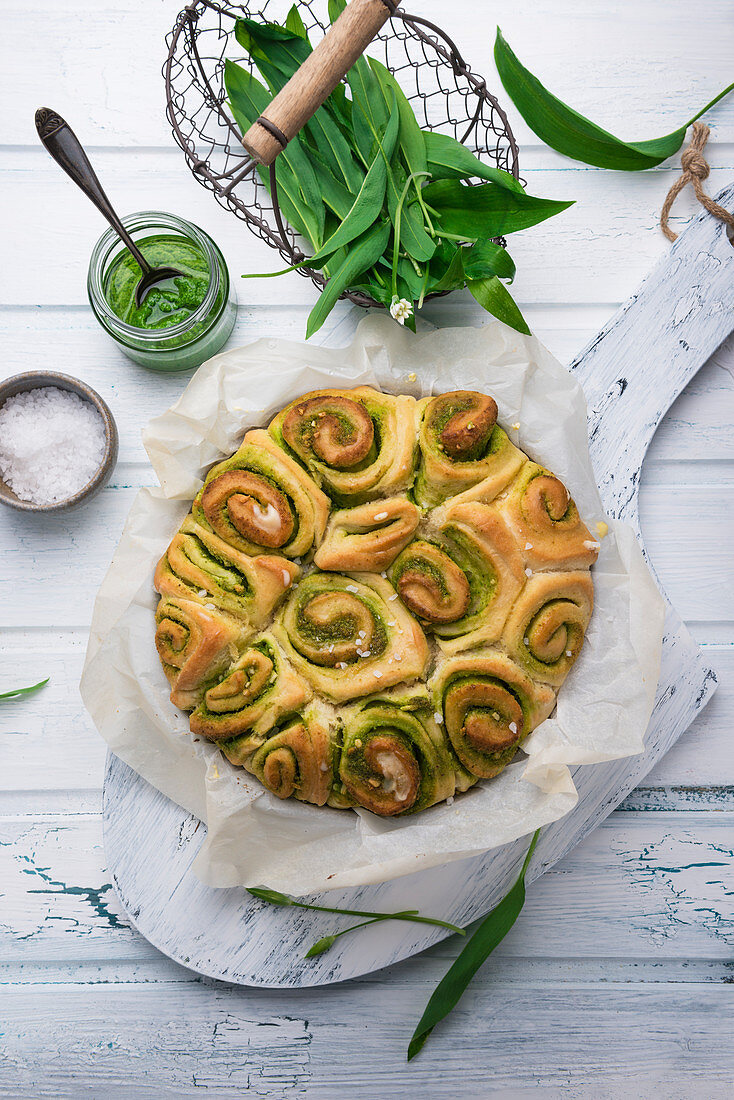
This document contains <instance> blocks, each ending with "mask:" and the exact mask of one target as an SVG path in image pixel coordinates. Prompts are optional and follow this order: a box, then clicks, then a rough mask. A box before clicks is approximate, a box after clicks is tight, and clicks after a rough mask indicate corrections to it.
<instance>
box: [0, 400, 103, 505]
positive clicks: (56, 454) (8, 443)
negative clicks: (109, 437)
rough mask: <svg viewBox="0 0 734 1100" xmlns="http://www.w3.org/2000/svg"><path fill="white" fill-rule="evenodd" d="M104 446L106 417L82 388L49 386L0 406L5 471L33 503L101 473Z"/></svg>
mask: <svg viewBox="0 0 734 1100" xmlns="http://www.w3.org/2000/svg"><path fill="white" fill-rule="evenodd" d="M104 452H105V429H104V421H103V420H102V417H101V416H100V415H99V413H98V412H97V410H96V409H95V408H94V406H93V405H91V404H90V403H89V401H85V400H84V399H83V398H81V397H79V395H78V394H76V393H70V392H69V391H68V390H60V389H59V388H58V387H57V386H43V387H40V388H39V389H35V390H26V391H25V392H24V393H18V394H15V396H14V397H9V398H8V399H7V401H5V403H4V404H3V406H2V408H0V475H2V478H3V481H4V482H5V484H6V485H8V486H9V488H11V489H12V490H13V492H14V493H15V494H16V495H17V496H18V497H20V499H21V500H26V501H28V502H29V503H30V504H58V503H59V502H60V501H63V500H68V499H69V497H72V496H74V495H75V494H76V493H78V492H79V491H80V489H83V488H84V486H85V485H86V484H87V482H89V481H90V480H91V479H92V478H93V477H94V475H95V474H96V473H97V470H98V469H99V467H100V465H101V463H102V459H103V458H104Z"/></svg>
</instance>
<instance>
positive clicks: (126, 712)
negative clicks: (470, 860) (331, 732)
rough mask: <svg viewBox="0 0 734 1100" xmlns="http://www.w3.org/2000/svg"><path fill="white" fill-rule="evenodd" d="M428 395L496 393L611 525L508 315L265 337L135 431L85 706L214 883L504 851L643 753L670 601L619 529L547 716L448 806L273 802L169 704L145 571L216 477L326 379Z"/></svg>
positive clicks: (537, 448)
mask: <svg viewBox="0 0 734 1100" xmlns="http://www.w3.org/2000/svg"><path fill="white" fill-rule="evenodd" d="M353 385H371V386H375V387H377V388H380V389H384V390H387V391H390V392H394V393H412V394H414V395H415V396H416V397H420V396H423V395H426V394H430V393H441V392H444V391H446V390H451V389H477V390H482V391H485V392H487V393H491V394H492V395H493V396H494V398H495V399H496V401H497V404H498V406H499V419H500V422H501V423H502V424H503V426H504V427H505V428H509V427H510V426H511V425H513V424H516V423H519V425H520V428H519V431H511V432H510V435H511V438H512V440H513V442H516V443H517V444H518V446H520V447H522V449H523V450H524V451H526V452H527V453H528V454H529V455H530V456H531V457H532V458H534V459H536V460H538V461H539V462H541V463H543V464H544V465H546V466H548V467H549V468H550V469H551V470H553V472H554V473H556V474H557V475H558V476H559V477H560V478H561V479H562V480H563V481H564V482H565V484H566V485H567V486H568V488H569V489H570V491H571V493H572V495H573V496H574V498H575V500H576V503H577V504H578V506H579V509H580V511H581V514H582V516H583V517H584V520H585V522H586V523H587V525H588V526H589V528H590V529H591V531H592V532H594V531H595V524H596V523H597V522H604V521H605V519H606V517H605V516H604V514H603V510H602V506H601V501H600V498H599V494H598V491H597V488H596V483H595V480H594V475H593V472H592V468H591V463H590V460H589V453H588V445H587V429H586V404H585V401H584V396H583V393H582V391H581V388H580V386H579V385H578V383H577V382H576V381H575V380H574V379H573V378H572V377H571V375H570V374H569V373H568V372H567V371H566V370H564V368H563V367H562V366H561V365H560V364H559V363H558V362H557V361H556V360H555V359H554V358H553V357H552V356H551V355H550V354H549V352H548V351H547V350H546V349H545V348H543V346H542V345H541V344H540V343H539V342H538V341H537V340H536V339H535V338H534V337H524V336H521V335H519V334H518V333H516V332H514V331H512V330H511V329H509V328H507V327H506V326H504V325H502V324H500V323H499V322H491V323H489V324H486V325H484V326H483V327H481V328H454V329H441V330H437V331H435V332H431V333H429V334H427V335H422V336H415V335H413V334H412V333H410V332H405V331H404V330H402V329H401V328H399V327H398V326H397V325H396V324H395V323H394V322H393V321H391V320H390V319H389V318H387V317H379V316H374V317H368V318H366V319H365V320H364V321H362V322H361V324H360V325H359V328H358V330H357V333H356V336H355V339H354V341H353V343H352V345H351V346H350V347H348V348H344V349H333V348H320V347H310V346H307V345H305V344H301V343H292V342H288V341H284V340H272V339H263V340H258V341H257V342H255V343H253V344H250V345H249V346H248V347H244V348H238V349H236V350H234V351H228V352H225V353H224V354H222V355H218V356H216V357H215V358H214V359H211V360H209V362H207V363H205V364H204V365H203V366H202V367H200V368H199V370H198V371H197V373H196V374H195V375H194V377H193V378H192V380H191V382H190V383H189V385H188V386H187V388H186V390H185V391H184V393H183V394H182V396H181V397H180V398H179V400H178V401H177V402H176V403H175V405H174V406H173V407H172V408H171V409H169V411H168V412H166V413H164V414H163V415H162V416H159V417H157V418H156V419H154V420H152V421H151V422H150V424H149V425H148V427H147V428H146V430H145V432H144V435H143V438H144V442H145V446H146V449H147V451H148V454H149V455H150V459H151V461H152V463H153V466H154V467H155V471H156V473H157V475H158V478H159V480H160V483H161V486H162V488H160V489H157V490H150V489H143V490H141V492H140V493H139V494H138V496H137V498H136V500H135V502H134V504H133V506H132V508H131V510H130V514H129V516H128V519H127V522H126V525H125V529H124V531H123V535H122V538H121V540H120V543H119V546H118V547H117V550H116V551H115V555H114V558H113V561H112V564H111V566H110V568H109V571H108V573H107V576H106V577H105V580H104V581H103V583H102V587H101V588H100V591H99V594H98V596H97V601H96V604H95V609H94V617H93V622H92V630H91V637H90V641H89V648H88V651H87V659H86V663H85V667H84V673H83V677H82V685H81V687H82V696H83V698H84V702H85V704H86V706H87V709H88V710H89V712H90V714H91V716H92V718H93V720H94V722H95V724H96V726H97V728H98V730H99V732H100V733H101V734H102V736H103V737H104V739H105V740H106V741H107V743H108V744H109V746H110V748H111V749H112V750H113V751H114V752H115V753H117V755H118V756H120V757H121V758H122V759H123V760H124V761H125V762H126V763H127V764H129V765H130V766H131V767H132V768H134V769H135V770H136V771H137V772H139V774H140V775H142V776H143V777H144V778H145V779H147V780H148V782H149V783H152V784H153V785H154V786H155V787H157V788H158V789H159V790H161V791H162V792H163V793H164V794H166V795H168V797H169V798H172V799H174V800H175V801H176V802H178V803H179V804H180V805H181V806H183V807H185V809H187V810H188V811H190V812H191V813H193V814H196V816H197V817H199V818H201V819H202V820H203V821H205V822H206V824H207V826H208V834H207V839H206V841H205V843H204V845H203V847H202V849H201V851H200V853H199V855H198V857H197V860H196V862H195V864H194V870H195V872H196V874H197V875H198V876H199V878H200V879H202V881H204V882H206V883H207V884H209V885H211V886H221V887H228V886H235V885H245V886H252V885H256V884H267V885H269V886H271V887H274V888H278V889H281V890H286V891H288V892H291V893H295V894H304V893H308V892H312V891H317V890H322V889H330V888H336V887H344V886H353V885H360V884H364V883H373V882H381V881H384V880H385V879H389V878H394V877H396V876H398V875H401V874H407V873H409V872H412V871H416V870H420V869H422V868H427V867H431V866H435V865H437V864H441V863H444V862H446V861H448V860H453V859H461V858H464V857H466V856H470V855H473V854H475V853H477V852H480V851H484V850H486V849H490V848H494V847H497V846H499V845H501V844H505V843H507V842H509V841H512V840H515V839H516V838H517V837H520V836H523V835H525V834H527V833H530V832H532V831H533V830H535V829H536V828H537V827H538V826H540V825H544V824H547V823H548V822H551V821H555V820H557V819H558V818H559V817H561V816H563V815H564V814H566V813H568V812H569V810H571V809H572V808H573V806H574V805H575V803H576V798H577V795H576V790H575V787H574V784H573V780H572V778H571V774H570V772H569V765H577V764H594V763H595V762H598V761H602V760H611V759H615V758H617V757H621V756H628V755H632V754H634V753H639V752H642V750H643V738H644V734H645V730H646V728H647V724H648V720H649V717H650V713H651V710H652V704H653V699H654V694H655V688H656V685H657V679H658V675H659V667H660V654H661V639H662V624H663V613H664V605H663V600H662V597H661V596H660V594H659V592H658V590H657V587H656V585H655V583H654V581H653V579H652V577H651V576H650V573H649V572H648V569H647V567H646V565H645V563H644V560H643V557H642V554H641V551H640V549H639V546H638V545H637V542H636V540H635V537H634V535H633V533H632V531H631V529H630V528H628V527H626V526H625V525H624V524H620V523H615V522H611V521H608V522H609V533H608V534H607V536H606V537H605V538H603V540H602V546H601V550H600V553H599V560H598V562H597V564H596V565H595V567H594V569H593V578H594V588H595V609H594V614H593V616H592V619H591V623H590V626H589V630H588V632H587V635H586V643H585V645H584V648H583V650H582V653H581V656H580V658H579V660H578V661H577V662H576V665H575V666H574V668H573V670H572V671H571V673H570V675H569V677H568V679H567V680H566V682H565V683H564V685H563V687H562V688H561V691H560V695H559V699H558V706H557V709H556V712H555V714H554V715H553V717H552V718H549V719H548V720H547V721H545V722H543V723H542V725H541V726H539V727H538V729H537V730H535V731H534V732H533V733H532V734H531V736H530V737H529V738H528V740H527V741H526V742H525V745H524V746H523V753H524V755H523V756H522V758H521V759H520V760H518V761H517V762H516V763H514V764H512V765H511V766H510V767H508V768H507V769H506V770H505V771H504V772H502V774H501V775H500V776H498V777H497V778H495V779H493V780H490V781H488V782H484V783H481V784H479V785H478V786H477V787H476V788H474V789H473V790H471V791H469V792H467V793H466V794H464V795H460V796H457V798H456V800H455V801H454V802H453V804H451V805H448V804H446V803H444V804H442V805H440V806H435V807H432V808H431V809H429V810H426V811H424V812H423V813H421V814H418V815H417V816H415V817H406V818H403V819H398V820H394V819H382V818H378V817H375V816H374V815H371V814H369V813H367V812H365V811H357V812H351V811H344V810H331V809H328V808H326V807H324V808H319V807H314V806H308V805H305V804H303V803H300V802H297V801H295V800H288V801H285V802H283V801H281V800H279V799H277V798H275V797H273V796H272V795H270V794H269V793H268V792H267V791H265V789H264V788H263V787H261V786H260V784H259V783H258V782H257V781H256V780H254V779H252V778H251V777H250V776H249V775H247V773H245V772H244V771H242V769H239V768H234V767H233V766H232V765H230V764H229V763H228V761H227V760H226V759H225V758H224V757H223V756H222V755H221V753H220V752H219V750H218V749H217V748H216V746H214V745H213V744H210V743H208V742H205V741H203V740H195V739H194V738H193V737H192V735H191V734H190V732H189V729H188V719H187V717H186V715H184V714H182V713H181V712H180V711H179V710H178V709H177V708H176V707H174V706H173V705H172V704H171V702H170V701H169V699H168V692H169V688H168V683H167V681H166V678H165V676H164V675H163V672H162V670H161V667H160V664H159V661H158V656H157V653H156V650H155V645H154V640H153V639H154V618H153V616H154V611H155V607H156V603H157V595H156V593H155V592H154V591H153V586H152V578H153V570H154V567H155V564H156V562H157V560H158V558H159V557H160V556H161V554H162V553H163V552H164V550H165V549H166V546H167V545H168V542H169V540H170V539H171V537H172V535H173V534H174V532H175V530H176V529H177V527H178V525H179V524H180V522H181V520H182V519H183V517H184V516H185V515H186V513H187V511H188V509H189V505H190V502H191V500H192V498H193V497H194V495H195V494H196V492H197V491H198V489H199V488H200V486H201V483H202V479H203V476H204V474H205V473H206V470H207V469H208V467H209V466H210V465H211V464H212V463H213V462H216V461H218V460H219V459H221V458H222V457H223V456H225V455H229V454H231V453H232V452H233V451H234V450H235V449H236V448H237V446H238V445H239V443H240V441H241V439H242V436H243V435H244V432H245V431H246V430H247V429H248V428H250V427H253V426H260V425H264V424H266V423H267V421H268V420H269V419H270V417H271V416H272V415H273V414H274V413H275V412H276V411H277V410H279V409H280V408H282V407H283V406H284V405H285V404H287V402H289V401H290V400H292V399H293V398H295V397H297V396H299V394H301V393H304V392H306V391H307V390H314V389H320V388H322V387H326V386H345V387H350V386H353Z"/></svg>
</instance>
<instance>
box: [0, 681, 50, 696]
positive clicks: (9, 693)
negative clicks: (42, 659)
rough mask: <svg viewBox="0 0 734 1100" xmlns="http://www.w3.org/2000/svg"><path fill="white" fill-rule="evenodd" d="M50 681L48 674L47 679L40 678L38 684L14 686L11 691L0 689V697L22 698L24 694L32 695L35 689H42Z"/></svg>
mask: <svg viewBox="0 0 734 1100" xmlns="http://www.w3.org/2000/svg"><path fill="white" fill-rule="evenodd" d="M48 681H49V677H48V676H47V677H46V679H45V680H39V681H38V683H37V684H31V686H30V687H23V688H13V689H12V690H11V691H0V699H7V700H8V701H10V700H11V699H20V698H21V697H22V696H23V695H32V694H33V692H34V691H40V689H41V688H42V687H45V686H46V684H47V683H48Z"/></svg>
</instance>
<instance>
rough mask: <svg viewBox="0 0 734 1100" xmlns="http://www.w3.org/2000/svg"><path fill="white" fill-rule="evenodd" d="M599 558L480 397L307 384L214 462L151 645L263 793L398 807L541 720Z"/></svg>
mask: <svg viewBox="0 0 734 1100" xmlns="http://www.w3.org/2000/svg"><path fill="white" fill-rule="evenodd" d="M598 548H599V544H598V543H597V542H596V540H594V539H593V538H592V537H591V535H590V534H589V531H588V529H587V528H586V527H585V525H584V523H583V521H582V519H581V517H580V515H579V512H578V509H577V508H576V505H575V504H574V502H573V500H572V499H571V497H570V494H569V493H568V491H567V490H566V488H565V486H564V485H563V484H562V483H561V482H560V481H559V480H558V478H556V477H555V476H554V475H553V474H552V473H551V472H550V471H549V470H546V469H545V468H544V467H542V466H540V465H538V464H537V463H536V462H535V461H533V460H531V459H530V458H528V456H527V455H526V454H524V453H523V452H522V451H521V450H520V449H519V448H518V447H516V446H515V445H514V444H513V443H512V442H511V439H510V438H509V436H508V434H507V432H505V431H504V430H503V429H502V428H501V427H500V426H499V424H498V423H497V405H496V404H495V402H494V400H493V399H492V398H491V397H489V396H487V395H485V394H480V393H476V392H473V391H465V390H459V391H455V392H453V393H447V394H442V395H440V396H437V397H429V398H424V399H423V400H421V401H416V400H415V399H414V398H412V397H408V396H393V395H391V394H387V393H380V392H378V391H376V390H373V389H370V388H368V387H359V388H356V389H353V390H338V389H329V390H321V391H318V392H315V393H308V394H305V395H304V396H303V397H302V398H300V399H298V400H297V401H293V402H292V403H291V404H290V405H288V406H287V407H286V408H285V409H283V411H282V412H280V413H279V414H278V415H277V416H276V417H275V418H274V420H273V421H272V423H271V424H270V426H269V428H268V429H267V430H265V429H255V430H252V431H248V432H247V434H246V435H245V438H244V440H243V442H242V445H241V446H240V448H239V449H238V450H237V451H236V452H235V454H233V455H232V457H231V458H229V459H226V460H225V461H223V462H220V463H218V464H217V465H216V466H214V467H213V469H212V470H210V472H209V474H208V475H207V478H206V481H205V483H204V485H203V487H202V489H201V491H200V492H199V493H198V495H197V497H196V499H195V500H194V503H193V505H192V510H191V513H190V514H189V515H188V516H187V517H186V519H185V520H184V522H183V523H182V524H181V527H180V529H179V531H178V532H177V533H176V535H175V536H174V537H173V539H172V541H171V544H170V546H169V547H168V550H167V551H166V553H165V555H164V556H163V558H162V559H161V561H160V562H159V564H158V568H157V570H156V573H155V586H156V588H157V590H158V592H159V593H160V595H161V600H160V603H159V606H158V610H157V612H156V636H155V640H156V647H157V649H158V653H159V656H160V659H161V662H162V665H163V669H164V672H165V673H166V676H167V677H168V680H169V682H170V684H171V699H172V701H173V702H174V703H175V704H176V705H177V706H178V707H180V708H181V709H182V710H185V711H188V712H189V714H190V718H189V722H190V727H191V730H192V732H193V733H195V734H197V735H198V736H202V737H206V738H207V739H209V740H211V741H213V742H215V743H216V744H218V746H219V747H220V749H221V751H222V752H223V754H224V755H225V756H226V757H227V759H228V760H229V761H230V762H231V763H232V764H234V765H235V766H237V767H243V768H245V769H247V771H248V772H250V773H251V774H252V775H254V776H256V777H257V778H258V780H259V781H260V782H261V783H262V784H263V785H264V786H265V787H266V788H267V789H268V790H269V791H271V792H272V793H273V794H274V795H276V796H277V797H279V798H291V797H293V798H297V799H300V800H301V801H304V802H310V803H312V804H313V805H317V806H324V805H328V806H332V807H335V808H339V809H347V808H350V807H362V808H364V809H367V810H370V811H371V812H372V813H375V814H378V815H381V816H395V815H398V814H409V813H416V812H418V811H420V810H423V809H425V808H427V807H428V806H432V805H434V804H436V803H437V802H442V801H444V800H445V799H447V798H451V797H453V796H454V795H455V794H457V793H460V792H462V791H466V790H467V789H468V788H469V787H471V786H472V785H473V784H475V783H476V782H477V781H478V780H480V779H491V778H492V777H493V776H495V775H497V774H498V773H499V772H500V771H502V769H503V768H504V767H506V765H507V764H508V763H510V761H511V760H512V759H513V757H514V755H515V753H516V751H517V749H518V747H519V746H520V745H521V744H522V742H523V741H524V740H525V738H526V737H527V736H528V734H529V733H530V732H531V731H532V730H533V729H535V728H536V726H538V725H539V724H540V723H541V722H542V721H544V719H546V718H547V717H548V716H549V715H550V714H551V712H552V710H553V708H554V706H555V702H556V694H557V691H558V690H559V688H560V687H561V685H562V683H563V681H564V679H565V677H566V676H567V675H568V672H569V671H570V669H571V668H572V666H573V664H574V662H575V661H576V659H577V657H578V655H579V653H580V651H581V646H582V644H583V640H584V634H585V631H586V628H587V626H588V623H589V619H590V617H591V613H592V608H593V584H592V580H591V573H590V567H591V566H592V565H593V563H594V561H595V560H596V556H597V551H598Z"/></svg>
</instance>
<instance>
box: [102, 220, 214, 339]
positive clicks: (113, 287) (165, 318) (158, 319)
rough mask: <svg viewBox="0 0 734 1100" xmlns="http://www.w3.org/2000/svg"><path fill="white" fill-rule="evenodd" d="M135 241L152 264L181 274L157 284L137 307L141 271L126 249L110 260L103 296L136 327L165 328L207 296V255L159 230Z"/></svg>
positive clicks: (192, 310) (179, 238) (182, 319)
mask: <svg viewBox="0 0 734 1100" xmlns="http://www.w3.org/2000/svg"><path fill="white" fill-rule="evenodd" d="M136 243H137V246H138V248H139V249H140V251H141V252H142V253H143V255H144V256H145V258H146V260H147V261H148V263H149V264H150V265H151V267H175V268H176V269H177V270H178V271H180V272H181V275H177V276H175V277H174V278H172V279H163V280H162V281H161V282H160V283H156V284H155V285H154V286H152V287H151V288H150V290H149V291H148V293H147V294H146V295H145V298H144V299H143V301H142V303H141V304H140V306H137V305H136V304H135V288H136V287H137V285H138V283H139V282H140V279H141V271H140V268H139V267H138V265H137V263H136V262H135V260H134V259H133V256H132V254H131V253H130V252H129V251H128V250H127V249H125V250H124V251H123V252H121V253H120V255H119V256H118V257H116V258H115V260H113V262H112V264H111V265H110V268H109V271H108V272H107V276H106V279H105V285H104V295H105V298H106V299H107V301H108V302H109V305H110V308H111V309H112V311H113V313H114V314H115V315H116V316H117V317H119V318H120V320H121V321H124V322H125V323H126V324H128V325H132V326H133V327H135V328H142V329H166V328H171V327H172V326H173V325H178V324H180V323H181V322H182V321H185V320H186V319H187V318H188V317H190V316H191V315H192V314H193V313H195V312H196V311H197V309H199V307H200V306H201V304H202V302H203V301H204V298H205V297H206V292H207V290H208V288H209V278H210V276H209V264H208V262H207V259H206V256H205V255H204V253H203V252H202V251H201V250H200V249H199V248H198V246H197V245H196V243H195V242H194V241H191V240H187V238H185V237H179V236H175V235H174V234H166V233H160V234H156V235H155V236H151V237H144V238H143V239H142V240H140V241H137V242H136Z"/></svg>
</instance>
